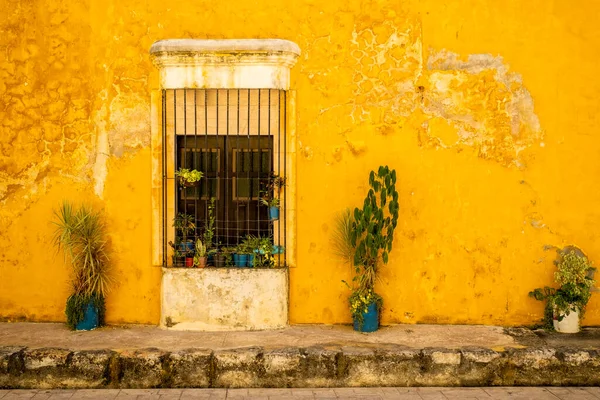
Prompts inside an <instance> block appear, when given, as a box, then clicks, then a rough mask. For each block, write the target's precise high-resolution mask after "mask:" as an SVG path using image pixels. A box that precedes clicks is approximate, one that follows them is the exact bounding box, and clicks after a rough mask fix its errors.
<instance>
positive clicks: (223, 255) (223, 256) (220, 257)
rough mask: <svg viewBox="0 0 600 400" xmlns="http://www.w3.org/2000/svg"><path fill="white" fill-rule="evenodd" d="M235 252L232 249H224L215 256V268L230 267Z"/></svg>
mask: <svg viewBox="0 0 600 400" xmlns="http://www.w3.org/2000/svg"><path fill="white" fill-rule="evenodd" d="M234 251H235V249H234V248H232V247H222V248H221V249H220V250H219V251H218V252H217V253H216V254H215V267H229V266H231V264H232V258H231V255H232V254H233V252H234Z"/></svg>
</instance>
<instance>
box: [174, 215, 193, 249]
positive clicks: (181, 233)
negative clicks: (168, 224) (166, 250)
mask: <svg viewBox="0 0 600 400" xmlns="http://www.w3.org/2000/svg"><path fill="white" fill-rule="evenodd" d="M173 227H174V228H175V245H176V246H177V250H179V251H181V252H189V251H191V252H193V251H194V240H193V235H194V232H195V231H196V222H195V218H194V216H193V215H190V214H185V213H179V214H177V216H176V217H175V218H173ZM192 257H193V256H192Z"/></svg>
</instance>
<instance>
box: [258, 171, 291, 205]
mask: <svg viewBox="0 0 600 400" xmlns="http://www.w3.org/2000/svg"><path fill="white" fill-rule="evenodd" d="M285 185H286V179H285V177H282V176H279V175H277V174H271V176H270V177H269V179H268V180H267V181H266V182H265V183H263V189H262V190H261V192H260V193H261V195H260V202H261V203H262V204H264V205H265V206H267V207H279V204H280V200H279V199H280V196H281V190H282V189H283V187H284V186H285Z"/></svg>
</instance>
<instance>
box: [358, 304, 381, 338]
mask: <svg viewBox="0 0 600 400" xmlns="http://www.w3.org/2000/svg"><path fill="white" fill-rule="evenodd" d="M362 316H363V323H362V326H360V325H359V323H358V320H357V319H356V318H355V319H354V330H355V331H358V332H375V331H376V330H377V329H379V310H377V304H376V303H371V304H369V306H368V307H367V312H366V313H363V314H362Z"/></svg>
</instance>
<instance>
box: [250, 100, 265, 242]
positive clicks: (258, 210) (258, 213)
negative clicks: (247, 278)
mask: <svg viewBox="0 0 600 400" xmlns="http://www.w3.org/2000/svg"><path fill="white" fill-rule="evenodd" d="M261 91H262V90H261V89H258V128H257V129H258V138H257V139H256V140H257V141H258V152H256V155H257V156H258V173H257V174H256V173H255V176H258V179H255V181H256V183H257V185H260V183H259V182H260V172H261V171H260V170H261V166H262V165H261V164H262V148H261V147H260V106H261V103H260V92H261ZM251 154H254V151H253V152H252V153H251ZM252 161H254V160H252ZM253 165H254V163H253ZM252 186H254V185H252ZM256 189H257V190H258V195H257V202H256V231H257V234H258V235H260V186H258V187H257V188H256Z"/></svg>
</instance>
